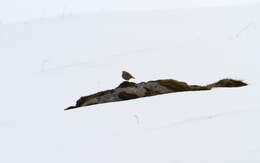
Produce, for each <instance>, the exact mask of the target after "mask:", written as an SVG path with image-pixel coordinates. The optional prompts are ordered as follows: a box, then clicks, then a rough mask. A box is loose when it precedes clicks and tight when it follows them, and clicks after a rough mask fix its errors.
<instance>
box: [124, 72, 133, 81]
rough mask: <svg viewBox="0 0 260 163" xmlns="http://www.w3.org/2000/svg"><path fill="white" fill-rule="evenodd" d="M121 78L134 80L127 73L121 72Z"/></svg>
mask: <svg viewBox="0 0 260 163" xmlns="http://www.w3.org/2000/svg"><path fill="white" fill-rule="evenodd" d="M122 78H123V79H125V80H130V79H135V78H134V77H133V76H132V75H131V74H130V73H129V72H126V71H122Z"/></svg>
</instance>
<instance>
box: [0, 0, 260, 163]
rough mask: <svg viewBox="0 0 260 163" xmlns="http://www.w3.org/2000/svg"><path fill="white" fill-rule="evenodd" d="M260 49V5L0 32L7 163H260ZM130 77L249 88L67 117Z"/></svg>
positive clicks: (87, 19)
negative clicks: (240, 83) (83, 101)
mask: <svg viewBox="0 0 260 163" xmlns="http://www.w3.org/2000/svg"><path fill="white" fill-rule="evenodd" d="M259 42H260V6H259V5H243V6H233V7H232V6H229V7H210V8H197V9H174V10H154V11H120V12H119V11H118V12H102V13H98V14H88V15H82V16H68V17H64V18H62V19H61V18H60V19H46V20H38V21H31V22H27V23H17V24H7V25H3V24H2V25H0V54H1V60H0V74H1V84H0V90H1V91H0V97H1V109H0V131H1V133H0V162H2V163H17V162H22V163H36V162H37V163H47V162H48V163H57V162H62V163H71V162H75V163H104V162H105V163H110V162H111V163H190V162H192V163H245V162H250V163H259V161H260V140H259V138H260V131H259V128H258V127H259V124H260V118H259V117H260V104H259V90H260V89H259V88H260V86H259V83H260V78H259V74H260V65H259V59H260V57H259V52H260V46H259ZM122 70H127V71H129V72H131V73H132V74H133V75H134V76H135V77H136V80H134V81H135V82H141V81H147V80H155V79H165V78H173V79H177V80H181V81H186V82H188V83H189V84H208V83H212V82H215V81H217V80H219V79H222V78H226V77H228V78H235V79H242V80H245V81H246V82H248V83H249V86H247V87H241V88H219V89H214V90H212V91H201V92H183V93H172V94H167V95H159V96H153V97H148V98H141V99H137V100H130V101H124V102H115V103H108V104H100V105H95V106H89V107H82V108H79V109H75V110H71V111H64V110H63V109H64V108H66V107H68V106H70V105H74V104H75V101H76V100H77V99H78V98H79V97H80V96H84V95H88V94H91V93H95V92H97V91H100V90H106V89H111V88H114V87H116V86H117V85H118V84H119V83H120V82H122V79H121V77H120V75H121V71H122Z"/></svg>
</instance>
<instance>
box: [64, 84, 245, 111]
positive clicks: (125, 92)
mask: <svg viewBox="0 0 260 163" xmlns="http://www.w3.org/2000/svg"><path fill="white" fill-rule="evenodd" d="M246 85H247V83H244V82H243V81H241V80H234V79H222V80H220V81H218V82H215V83H212V84H209V85H206V86H199V85H188V84H187V83H185V82H182V81H178V80H174V79H163V80H155V81H148V82H141V83H134V82H128V81H124V82H122V83H121V84H120V85H119V86H118V87H116V88H114V89H111V90H106V91H101V92H98V93H95V94H92V95H88V96H82V97H80V99H78V100H77V102H76V105H75V106H70V107H68V108H66V109H64V110H70V109H75V108H78V107H82V106H90V105H96V104H102V103H108V102H116V101H124V100H132V99H137V98H142V97H148V96H155V95H160V94H166V93H174V92H183V91H204V90H211V89H212V88H216V87H242V86H246Z"/></svg>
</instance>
